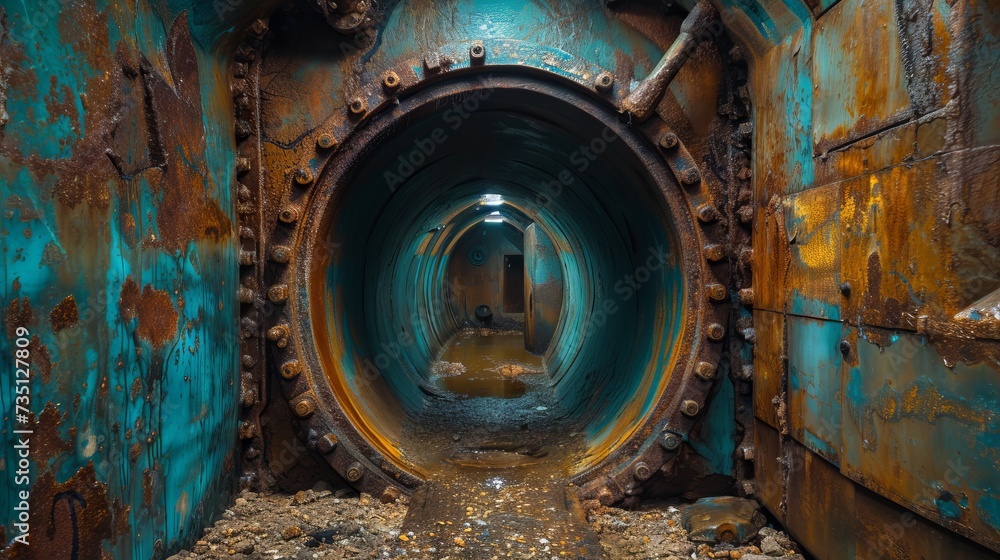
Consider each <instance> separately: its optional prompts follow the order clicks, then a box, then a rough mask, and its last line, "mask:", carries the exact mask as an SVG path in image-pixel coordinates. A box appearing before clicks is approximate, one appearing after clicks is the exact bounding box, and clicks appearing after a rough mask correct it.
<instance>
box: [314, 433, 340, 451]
mask: <svg viewBox="0 0 1000 560" xmlns="http://www.w3.org/2000/svg"><path fill="white" fill-rule="evenodd" d="M339 442H340V440H339V439H338V438H337V436H336V435H335V434H326V435H325V436H323V437H321V438H319V439H318V440H316V449H317V450H318V451H319V452H320V453H322V454H323V455H329V454H330V453H332V452H333V450H334V449H336V448H337V443H339Z"/></svg>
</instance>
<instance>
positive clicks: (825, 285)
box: [783, 185, 843, 320]
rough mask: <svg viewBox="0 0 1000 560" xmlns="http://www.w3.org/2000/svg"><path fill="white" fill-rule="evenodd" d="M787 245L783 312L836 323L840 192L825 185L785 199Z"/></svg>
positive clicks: (838, 301)
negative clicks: (786, 207)
mask: <svg viewBox="0 0 1000 560" xmlns="http://www.w3.org/2000/svg"><path fill="white" fill-rule="evenodd" d="M786 204H787V205H788V212H787V214H786V216H785V238H786V239H788V244H789V250H788V252H789V266H788V269H787V275H788V277H787V280H786V283H787V284H786V290H787V291H786V292H785V294H784V297H783V300H784V303H785V305H784V310H785V311H786V312H788V313H790V314H792V315H799V316H805V317H817V318H820V319H833V320H839V319H840V318H841V310H840V307H841V305H840V304H841V299H842V297H843V296H842V295H841V286H840V284H841V282H840V267H841V263H840V224H841V221H840V188H839V185H827V186H824V187H819V188H815V189H810V190H808V191H805V192H802V193H797V194H795V195H793V196H791V197H789V198H788V199H786Z"/></svg>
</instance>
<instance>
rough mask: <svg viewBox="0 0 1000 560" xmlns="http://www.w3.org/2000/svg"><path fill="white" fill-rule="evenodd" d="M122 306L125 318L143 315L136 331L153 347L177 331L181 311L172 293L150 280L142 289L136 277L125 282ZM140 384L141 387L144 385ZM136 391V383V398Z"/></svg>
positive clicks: (121, 296) (129, 319)
mask: <svg viewBox="0 0 1000 560" xmlns="http://www.w3.org/2000/svg"><path fill="white" fill-rule="evenodd" d="M118 307H119V309H120V310H121V314H122V319H124V320H125V321H131V320H132V319H135V318H138V319H139V323H138V326H137V327H136V331H135V332H136V334H137V335H139V338H141V339H143V340H146V341H148V342H149V343H150V344H152V345H153V348H160V347H162V346H163V345H164V344H166V343H167V342H168V341H170V340H172V339H173V338H174V336H175V335H176V334H177V319H178V313H177V309H176V308H175V307H174V304H173V301H172V300H171V299H170V294H168V293H167V292H165V291H163V290H157V289H155V288H153V287H152V285H150V284H147V285H146V286H145V287H144V288H143V289H142V292H141V293H140V292H139V286H138V285H137V284H136V283H135V281H133V280H132V279H131V278H127V279H126V280H125V283H124V284H122V290H121V295H120V297H119V299H118ZM139 387H140V389H141V385H140V386H139ZM135 392H136V387H135V385H133V387H132V393H133V398H135Z"/></svg>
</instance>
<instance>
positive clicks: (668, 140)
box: [660, 132, 677, 150]
mask: <svg viewBox="0 0 1000 560" xmlns="http://www.w3.org/2000/svg"><path fill="white" fill-rule="evenodd" d="M675 146H677V135H676V134H674V133H673V132H666V133H664V134H663V136H660V147H661V148H663V149H665V150H669V149H670V148H673V147H675Z"/></svg>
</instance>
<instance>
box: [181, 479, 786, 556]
mask: <svg viewBox="0 0 1000 560" xmlns="http://www.w3.org/2000/svg"><path fill="white" fill-rule="evenodd" d="M683 507H684V506H683V505H682V504H670V503H651V504H648V505H644V506H642V507H640V508H639V509H638V510H635V511H626V510H622V509H617V508H605V507H600V508H597V509H595V510H592V511H590V512H589V514H588V521H589V522H590V524H591V527H592V528H593V529H594V531H595V532H596V533H597V535H598V537H599V538H600V542H601V545H602V546H603V548H604V551H605V555H606V558H609V559H617V558H629V559H645V558H650V559H652V558H661V559H666V560H687V559H693V560H703V559H707V558H732V559H736V558H740V559H742V560H773V559H775V558H779V557H780V558H784V559H785V560H803V557H802V556H801V555H800V554H799V553H798V548H797V546H796V545H795V544H794V543H793V542H791V541H790V540H789V539H788V538H787V537H786V536H785V535H784V534H783V533H781V532H778V531H775V530H773V529H769V528H765V529H763V530H762V531H761V534H760V535H759V536H758V537H756V538H755V539H754V540H753V541H752V542H751V543H749V544H748V545H746V546H742V547H735V548H734V547H732V546H729V545H726V544H720V545H714V546H709V545H707V544H704V543H697V542H693V541H691V540H689V539H688V538H687V532H686V531H685V530H684V529H683V527H682V526H681V509H682V508H683ZM406 511H407V506H406V499H405V498H403V499H401V500H400V501H399V502H397V503H391V504H383V503H381V502H380V501H379V500H378V499H375V498H373V497H371V496H369V495H367V494H362V495H361V496H360V497H359V496H358V495H357V494H354V493H353V492H350V491H347V490H340V491H338V492H336V493H334V492H331V491H329V490H319V491H313V490H307V491H305V492H299V493H297V494H295V495H294V496H289V495H286V494H270V495H257V494H254V493H252V492H244V493H243V494H241V495H240V497H239V498H238V499H237V500H236V503H235V504H234V505H233V506H232V507H231V508H230V509H229V510H228V511H226V513H225V515H224V516H223V518H222V519H220V520H219V521H217V522H216V523H215V525H214V526H212V527H209V528H207V529H206V530H205V534H204V536H202V538H201V539H200V540H199V541H198V543H197V544H196V545H195V546H193V547H192V548H191V549H190V550H185V551H181V552H180V553H178V554H177V555H175V556H172V557H171V560H179V559H190V558H199V559H212V558H234V557H235V558H259V559H280V558H295V559H309V558H329V559H339V558H403V557H405V558H441V559H444V558H448V557H450V558H453V559H457V558H465V557H466V556H463V555H462V554H461V553H457V554H456V553H455V552H453V551H448V552H447V553H445V552H444V551H442V552H441V553H428V552H424V553H419V552H414V548H413V546H412V544H413V542H412V539H414V538H419V537H418V536H416V535H409V536H408V535H406V534H401V533H400V527H401V526H402V523H403V518H404V517H405V515H406ZM469 557H471V556H469ZM504 557H506V556H504ZM511 557H520V558H550V557H551V556H550V554H548V553H546V552H545V551H544V546H542V545H541V544H540V545H539V546H538V547H537V548H536V549H535V550H533V551H529V552H528V553H522V552H518V553H516V556H511ZM557 558H559V557H557ZM562 558H565V556H563V557H562Z"/></svg>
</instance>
